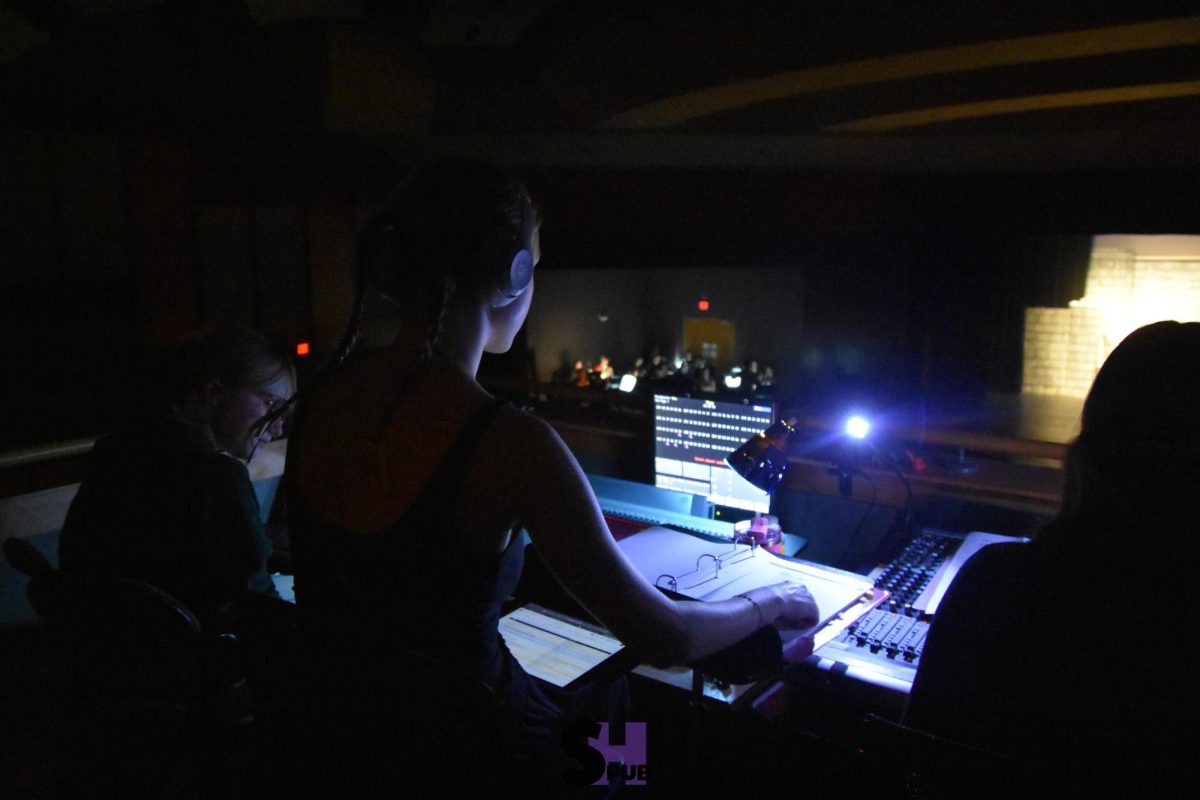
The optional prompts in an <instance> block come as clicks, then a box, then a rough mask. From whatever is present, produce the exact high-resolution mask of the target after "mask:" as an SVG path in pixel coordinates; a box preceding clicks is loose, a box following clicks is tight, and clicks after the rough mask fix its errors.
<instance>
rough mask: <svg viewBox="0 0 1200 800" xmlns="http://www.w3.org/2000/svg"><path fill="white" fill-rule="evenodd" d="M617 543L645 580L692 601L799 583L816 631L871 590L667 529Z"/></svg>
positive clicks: (810, 567) (838, 574)
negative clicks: (808, 597)
mask: <svg viewBox="0 0 1200 800" xmlns="http://www.w3.org/2000/svg"><path fill="white" fill-rule="evenodd" d="M618 544H619V545H620V547H621V550H622V551H624V553H625V555H626V556H628V557H629V559H630V560H631V561H632V562H633V564H634V566H635V567H636V568H637V569H638V570H639V571H640V572H641V573H642V575H644V576H645V577H646V579H647V580H648V581H650V582H651V583H653V584H655V585H656V586H661V587H662V588H665V589H672V590H674V591H676V592H678V593H679V594H683V595H686V596H688V597H691V598H694V599H696V600H706V601H714V600H725V599H727V598H730V597H734V596H736V595H739V594H742V593H743V592H748V591H750V590H751V589H755V588H758V587H760V586H768V585H770V584H773V583H779V582H780V581H783V580H788V579H790V580H796V581H800V582H801V583H803V584H804V585H805V586H807V587H808V590H809V591H810V592H811V593H812V596H813V599H814V600H816V602H817V609H818V611H819V612H820V620H821V621H820V623H819V624H818V625H817V627H818V628H819V627H820V626H821V625H824V624H825V623H826V622H828V621H829V620H830V619H832V618H833V617H834V616H836V615H837V614H838V613H840V612H841V611H843V610H844V609H846V608H847V607H849V606H851V605H853V604H854V603H856V602H857V601H858V600H859V599H860V598H861V597H862V596H863V594H864V593H866V592H869V591H871V589H872V585H871V581H870V579H868V578H866V577H865V576H861V575H854V574H852V573H847V572H842V571H841V570H834V569H830V568H828V567H822V566H821V565H819V564H813V563H811V562H808V561H799V560H796V559H787V558H782V557H780V556H777V555H775V554H774V553H772V552H770V551H768V550H764V549H762V548H761V547H760V548H755V549H754V550H753V551H751V550H750V549H749V547H748V546H746V545H738V546H736V547H735V546H734V545H733V544H730V543H723V542H710V541H707V540H705V539H701V538H699V537H697V536H690V535H688V534H686V533H679V532H678V531H673V530H668V529H667V528H647V529H646V530H644V531H641V532H639V533H635V534H634V535H632V536H629V537H626V538H625V539H622V540H621V541H620V542H618ZM718 562H719V567H718ZM664 576H670V577H673V578H674V579H675V580H674V581H673V582H672V581H671V580H669V579H668V577H664ZM814 630H815V629H814Z"/></svg>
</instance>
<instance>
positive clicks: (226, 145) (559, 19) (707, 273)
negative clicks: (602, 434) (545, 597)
mask: <svg viewBox="0 0 1200 800" xmlns="http://www.w3.org/2000/svg"><path fill="white" fill-rule="evenodd" d="M803 6H804V8H803V9H802V13H800V12H797V10H796V4H793V3H768V4H756V6H755V9H756V11H755V13H754V14H747V13H742V12H740V11H739V12H737V13H734V12H732V11H730V9H731V8H732V7H731V6H728V5H727V4H721V3H708V2H703V0H697V1H696V2H690V3H687V4H661V5H660V4H642V3H616V4H612V3H591V2H581V3H555V2H533V0H529V1H528V2H526V1H524V0H511V2H509V3H505V4H494V3H485V2H478V3H471V2H468V3H441V2H422V3H412V4H407V3H405V4H393V3H382V2H369V0H362V1H361V2H354V1H349V2H338V1H337V0H322V2H315V3H296V4H292V3H281V4H275V3H263V2H257V1H256V2H242V1H241V0H213V2H194V1H193V0H137V1H136V2H125V0H91V1H88V0H71V2H49V3H38V2H28V1H27V0H0V20H2V21H3V22H4V26H3V30H0V374H2V375H3V376H4V385H3V391H2V393H0V449H10V448H13V447H20V446H25V445H30V444H34V443H38V442H45V441H51V440H57V439H62V438H69V437H73V436H81V435H89V434H93V433H96V432H98V431H100V430H102V429H103V428H104V426H105V425H106V424H107V422H108V420H109V419H110V417H111V409H110V408H109V406H110V405H111V402H110V401H111V398H114V397H117V396H118V395H119V388H120V384H121V381H122V379H123V378H122V376H123V375H124V374H126V373H127V372H128V370H129V369H130V364H129V361H130V359H131V358H132V353H133V352H134V351H135V349H136V347H137V346H139V345H140V344H142V343H146V342H155V341H162V340H170V339H172V338H175V337H178V336H180V335H182V334H183V333H185V332H186V331H188V330H191V329H193V328H195V327H196V326H200V325H210V324H216V323H220V322H240V323H244V324H249V325H253V326H256V327H258V328H260V329H262V330H263V331H264V332H265V333H266V334H267V335H268V336H269V337H271V338H272V340H274V341H275V342H276V343H277V344H279V345H280V346H290V345H291V344H293V343H294V342H295V341H297V340H299V339H306V340H310V341H312V342H313V344H314V346H315V348H316V355H315V356H314V358H315V359H319V358H320V356H321V355H322V354H323V353H324V352H327V351H328V349H329V347H330V346H331V344H332V342H333V341H334V340H335V339H336V338H337V336H338V335H339V333H340V330H341V327H342V324H343V320H344V317H345V312H346V308H347V305H348V303H349V298H350V295H351V292H352V287H351V285H350V279H349V274H348V260H349V259H348V256H349V253H350V250H351V246H352V242H353V236H354V231H355V229H356V228H357V226H358V225H359V224H360V223H361V221H362V220H363V219H364V217H365V216H366V214H367V213H369V210H370V209H371V208H372V207H373V206H374V205H375V204H377V203H378V202H379V201H380V199H381V198H382V197H383V196H384V194H385V193H386V191H387V190H388V188H389V187H390V186H391V185H393V184H394V182H395V181H396V180H397V179H399V178H400V177H401V176H402V175H403V174H404V172H405V171H406V170H407V169H408V168H409V167H410V166H411V165H412V164H413V163H416V162H417V161H419V160H421V159H422V158H424V157H427V156H430V155H436V154H440V153H458V154H461V153H470V154H478V155H483V156H487V157H492V158H495V159H497V160H499V161H501V162H503V163H505V164H507V165H509V166H511V167H512V168H513V169H514V170H515V171H516V172H518V173H519V174H520V175H521V176H522V177H524V178H525V179H526V181H527V183H528V185H529V186H530V188H531V190H532V192H533V194H534V196H535V197H536V198H537V200H538V202H539V203H540V204H541V205H542V206H543V207H544V209H545V216H546V223H545V226H544V230H543V236H544V252H545V257H544V260H543V264H542V267H541V270H542V272H543V274H545V275H548V276H553V275H555V274H557V273H559V272H561V273H562V276H563V278H562V280H560V281H557V282H556V281H555V280H554V279H553V278H550V279H548V280H546V281H544V283H545V284H546V285H547V287H548V290H547V291H546V292H545V297H544V298H543V299H544V300H545V302H543V303H542V304H541V305H540V307H539V308H538V310H537V312H536V314H537V316H535V318H534V322H535V324H536V323H537V322H538V320H539V319H540V320H542V329H540V330H535V329H534V328H533V327H531V329H530V332H529V336H527V337H526V339H525V341H524V344H525V346H533V347H536V348H537V353H536V354H535V355H536V357H537V359H538V360H539V361H543V362H544V361H545V360H546V358H547V356H546V350H547V348H548V347H553V346H554V345H548V344H547V342H546V341H545V338H551V339H553V338H555V334H554V333H553V326H552V325H551V324H550V322H549V321H551V320H553V321H554V325H562V324H568V323H569V321H570V320H571V319H572V318H577V319H578V320H579V321H580V322H579V330H578V331H576V334H578V336H579V337H580V338H578V341H577V342H576V343H574V344H573V345H572V349H579V350H580V351H581V352H580V355H581V356H584V357H593V358H594V357H596V356H598V355H599V354H600V352H598V351H599V350H600V349H612V350H613V352H612V353H611V354H610V355H614V356H616V355H617V354H620V356H621V357H626V356H628V357H632V355H634V354H635V351H637V350H640V349H644V348H649V347H651V346H652V345H654V344H655V343H659V344H660V345H661V346H662V347H664V348H667V347H669V346H670V345H669V344H668V341H669V340H670V339H672V338H673V337H675V336H677V335H678V334H677V331H678V330H679V327H680V325H681V322H682V320H681V316H682V315H683V314H684V313H685V311H686V310H687V309H690V308H691V307H692V304H693V303H694V302H695V300H696V299H697V296H698V295H700V294H705V293H708V294H710V296H711V298H712V299H713V300H714V301H716V302H717V303H718V305H716V306H715V307H714V311H713V313H714V314H715V315H719V316H721V317H723V318H729V319H733V320H735V321H736V322H737V324H738V331H739V349H741V350H742V351H743V353H744V355H746V356H758V355H763V357H764V358H769V359H774V361H775V364H774V366H775V367H776V369H777V370H778V371H779V373H780V376H781V378H783V379H784V380H785V382H789V384H788V392H789V395H790V396H789V398H788V399H787V401H786V402H788V403H810V402H819V401H820V400H821V399H822V395H825V394H830V393H837V392H840V391H842V390H843V389H845V390H847V391H851V390H863V391H879V392H886V393H893V394H906V393H907V394H912V393H917V394H921V395H923V396H927V397H932V396H944V397H947V398H965V399H966V400H967V401H970V399H971V398H977V397H979V396H981V395H982V394H983V393H984V392H987V391H1001V392H1011V391H1016V390H1017V389H1018V388H1019V380H1020V352H1021V351H1020V348H1021V340H1020V331H1021V328H1022V319H1023V313H1024V308H1025V307H1027V306H1030V305H1062V304H1064V303H1066V302H1067V301H1069V300H1070V299H1072V298H1074V297H1077V296H1079V295H1080V294H1081V293H1082V289H1083V274H1084V273H1083V270H1084V267H1085V266H1086V254H1087V250H1088V241H1089V237H1091V236H1092V235H1094V234H1098V233H1178V234H1196V233H1200V205H1198V204H1197V203H1196V202H1195V198H1196V197H1197V196H1200V192H1198V190H1200V165H1198V163H1197V160H1196V156H1195V148H1194V141H1195V137H1194V136H1191V135H1188V134H1189V133H1194V131H1195V130H1196V129H1197V127H1198V126H1197V125H1196V119H1197V111H1198V109H1200V101H1198V100H1197V98H1196V97H1195V96H1194V94H1193V95H1189V94H1186V93H1185V94H1184V95H1183V96H1181V97H1180V98H1179V99H1178V100H1176V101H1167V100H1158V101H1154V102H1141V103H1138V102H1128V103H1123V104H1111V105H1106V106H1102V107H1101V106H1094V107H1087V108H1084V109H1083V110H1082V111H1080V112H1079V115H1078V116H1076V115H1073V113H1072V112H1070V110H1069V109H1064V108H1057V109H1052V110H1049V111H1046V112H1044V113H1037V114H1035V113H1026V114H1013V115H1007V116H1005V115H1000V116H998V117H995V118H994V119H993V118H983V119H975V120H967V121H959V122H954V121H950V122H945V123H943V124H941V125H937V126H932V127H929V128H922V129H920V130H918V131H916V132H915V133H912V134H909V133H903V134H901V135H861V136H860V135H843V134H838V133H831V132H830V130H831V129H830V128H829V125H830V124H832V123H836V122H839V121H846V120H853V119H854V118H855V117H856V116H858V117H870V116H871V115H873V114H880V113H886V112H888V111H896V110H904V109H907V108H919V107H922V106H928V105H930V104H935V105H936V104H937V103H940V102H945V103H955V102H964V101H972V100H979V99H984V100H986V99H989V98H1005V97H1010V96H1013V95H1015V94H1020V93H1021V92H1034V91H1036V92H1052V91H1057V90H1069V89H1081V88H1082V89H1088V88H1094V87H1101V88H1103V87H1105V86H1109V85H1112V84H1121V83H1123V82H1124V83H1156V85H1157V84H1162V83H1164V82H1169V81H1176V82H1178V81H1184V80H1187V79H1189V78H1193V77H1195V76H1196V75H1200V66H1198V64H1200V60H1198V59H1197V58H1196V57H1195V56H1196V50H1195V47H1194V46H1193V44H1194V42H1195V41H1200V36H1197V35H1196V33H1195V30H1193V29H1195V28H1196V27H1197V25H1200V21H1197V20H1196V19H1195V18H1192V17H1187V18H1183V19H1182V20H1179V19H1177V20H1176V21H1175V22H1173V23H1171V25H1172V27H1171V28H1170V30H1171V31H1173V32H1174V33H1173V35H1175V36H1177V38H1178V41H1175V42H1174V43H1173V44H1169V45H1167V46H1163V47H1157V46H1144V45H1137V46H1136V47H1133V49H1130V47H1129V46H1127V45H1123V44H1120V43H1121V42H1122V41H1126V40H1125V39H1122V37H1123V36H1125V34H1124V33H1121V31H1123V30H1125V28H1124V27H1123V26H1127V25H1129V24H1137V23H1140V22H1142V21H1146V20H1151V21H1152V20H1155V19H1158V18H1160V17H1161V18H1165V17H1169V16H1170V15H1172V14H1177V13H1183V12H1176V11H1175V10H1174V9H1173V8H1171V7H1170V4H1168V3H1155V2H1149V3H1143V4H1139V5H1137V7H1136V8H1134V7H1133V6H1131V5H1130V4H1113V7H1112V8H1107V7H1105V8H1104V9H1102V10H1094V11H1092V12H1089V13H1087V14H1084V13H1083V12H1081V11H1080V10H1079V7H1078V6H1077V4H1072V3H1053V2H1051V3H1045V2H1041V3H1034V2H1029V3H1024V2H1021V3H1017V4H1014V5H1011V6H1006V7H1005V10H1004V12H1003V13H1001V12H1000V11H995V12H993V11H987V12H986V13H984V12H982V11H980V12H976V11H972V12H971V13H966V12H955V13H953V14H950V13H948V12H947V10H946V8H945V6H944V4H914V5H913V6H912V7H911V8H906V9H905V10H904V12H903V14H901V15H898V12H897V11H896V9H895V8H894V7H893V6H894V4H891V3H886V2H867V1H865V0H864V2H857V3H844V2H832V1H831V2H825V0H814V2H812V3H805V4H803ZM926 6H928V7H926ZM1051 6H1053V8H1051ZM1060 6H1061V8H1060ZM639 14H640V15H643V16H644V18H637V15H639ZM630 15H634V17H635V18H632V19H631V18H630ZM899 17H903V19H900V18H899ZM1091 26H1111V30H1112V31H1116V33H1113V34H1111V35H1112V36H1113V37H1114V38H1113V41H1114V42H1115V44H1114V46H1113V48H1112V53H1111V54H1109V55H1108V56H1104V55H1096V56H1091V57H1084V58H1070V57H1066V56H1062V55H1061V54H1059V55H1053V54H1051V55H1050V56H1046V54H1044V53H1040V52H1035V53H1033V54H1032V55H1031V56H1030V61H1029V63H1022V64H1010V65H999V66H986V65H984V66H972V67H970V68H964V69H963V70H961V71H960V72H953V71H952V72H949V73H938V74H932V73H931V74H929V75H925V76H924V77H918V78H914V79H912V80H898V79H895V76H893V75H890V74H888V71H887V70H880V69H878V68H872V69H874V72H875V73H877V74H874V75H873V77H872V78H871V79H870V81H869V82H868V83H867V84H861V83H853V81H851V82H850V83H846V84H845V85H842V84H837V81H838V80H841V78H839V77H838V76H839V75H842V72H841V71H840V70H843V68H844V69H845V70H846V72H845V75H863V74H867V73H866V72H863V68H862V67H861V65H863V64H867V65H870V64H873V63H875V62H874V61H872V59H878V58H881V57H882V58H885V60H886V58H891V57H892V56H894V55H896V56H897V57H899V58H901V59H902V60H904V59H909V60H908V61H905V62H904V63H909V64H910V65H917V66H920V64H921V63H922V62H921V61H920V60H919V56H920V53H922V52H926V51H928V52H933V53H936V52H938V51H937V48H942V47H965V48H967V51H968V55H970V53H975V52H976V51H973V50H970V48H971V47H972V46H974V45H975V44H979V47H980V48H982V49H981V50H979V51H978V52H989V51H988V48H989V47H991V44H989V43H990V42H993V41H1007V40H1011V39H1014V38H1019V37H1022V36H1029V35H1043V34H1045V35H1050V36H1054V35H1058V34H1061V33H1063V32H1068V33H1069V32H1071V31H1077V30H1081V29H1087V28H1089V27H1091ZM1189 26H1190V27H1189ZM1189 31H1191V32H1190V33H1189ZM1108 35H1109V34H1096V35H1095V36H1094V37H1093V39H1094V40H1095V41H1100V42H1104V41H1107V39H1106V36H1108ZM614 42H615V43H617V44H618V45H619V47H617V48H616V49H614ZM1151 45H1153V43H1151ZM1121 48H1125V49H1121ZM897 54H899V55H897ZM914 54H915V55H914ZM934 61H935V62H936V59H934ZM839 62H846V63H839ZM856 64H857V65H859V66H856ZM814 69H815V70H817V71H818V72H819V73H820V74H821V75H826V76H831V78H832V80H833V81H834V82H833V83H831V84H829V88H826V89H824V90H820V91H812V90H803V91H800V92H799V93H798V94H795V95H793V96H788V97H782V98H777V99H775V100H772V101H770V102H757V103H756V102H749V103H745V104H741V105H738V104H734V105H733V106H731V107H730V108H729V109H724V110H720V109H718V110H715V111H713V112H712V113H709V114H707V115H702V116H698V117H696V118H693V119H690V120H688V121H686V122H684V123H681V124H679V125H678V126H676V127H674V128H669V129H664V130H657V129H649V128H646V129H639V128H636V126H635V127H633V128H621V127H620V126H619V125H615V123H614V122H613V120H618V119H620V118H621V115H622V114H623V113H624V112H626V111H628V110H629V109H630V108H636V107H638V106H639V104H642V103H648V102H656V101H659V100H663V99H666V100H671V99H672V97H674V98H676V99H678V98H679V97H686V96H687V95H686V93H687V92H688V91H691V90H696V89H706V88H709V87H713V86H716V87H721V86H725V87H727V88H728V94H727V96H729V97H735V98H736V97H737V94H738V92H739V91H742V90H741V89H738V88H737V87H738V86H740V85H741V84H739V83H737V82H738V81H741V80H746V79H757V78H758V77H761V76H767V77H768V78H770V76H771V75H772V73H776V74H783V75H787V74H790V73H789V72H788V70H800V72H799V73H797V74H801V75H807V74H809V72H811V70H814ZM805 70H809V72H805ZM856 70H857V71H856ZM869 71H870V70H868V72H869ZM918 71H919V70H918ZM814 74H815V73H814ZM843 77H844V76H843ZM729 87H732V88H729ZM631 272H632V273H636V274H637V275H638V276H639V278H638V279H636V280H634V279H630V277H629V275H630V274H631ZM714 281H715V282H717V283H718V284H719V285H718V286H717V288H713V284H714ZM556 283H557V288H550V287H555V285H556ZM754 286H769V287H770V289H769V290H768V291H767V294H766V295H765V297H763V298H756V297H755V293H754V292H753V291H751V290H748V289H747V288H746V287H754ZM606 298H612V302H611V303H609V301H608V300H607V299H606ZM618 301H619V302H618ZM598 303H601V304H605V305H612V307H611V308H608V309H607V310H608V312H609V313H610V315H611V320H612V321H610V323H607V325H608V329H607V330H604V331H602V330H599V329H598V328H597V329H595V330H590V331H588V330H584V328H583V326H584V325H591V320H593V319H596V318H597V314H598V313H599V312H600V311H601V310H604V309H603V308H599V307H597V304H598ZM614 323H619V325H618V324H614ZM768 323H770V324H768ZM598 325H599V323H598ZM618 327H619V328H620V333H619V334H612V333H610V332H609V331H612V330H615V329H617V328H618ZM585 334H586V335H585ZM539 337H542V338H539ZM557 349H558V350H562V349H564V348H561V347H558V348H557ZM590 351H597V352H590ZM764 354H765V355H764ZM557 357H558V353H554V354H553V355H552V356H550V358H552V359H557ZM528 361H529V359H514V360H512V362H511V363H513V364H526V363H528ZM542 377H544V376H542Z"/></svg>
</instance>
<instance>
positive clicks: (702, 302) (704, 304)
mask: <svg viewBox="0 0 1200 800" xmlns="http://www.w3.org/2000/svg"><path fill="white" fill-rule="evenodd" d="M696 308H698V309H700V310H701V311H708V298H707V297H701V298H700V302H699V303H696Z"/></svg>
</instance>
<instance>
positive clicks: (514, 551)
mask: <svg viewBox="0 0 1200 800" xmlns="http://www.w3.org/2000/svg"><path fill="white" fill-rule="evenodd" d="M502 405H503V403H501V402H499V401H493V402H490V403H488V404H487V405H485V406H484V407H482V408H481V409H480V410H479V411H477V412H476V413H475V415H474V416H473V417H472V418H471V419H470V420H469V421H468V422H467V424H466V425H465V426H464V427H463V428H462V430H461V431H460V432H459V433H458V434H457V435H456V436H455V438H454V440H453V442H452V443H451V446H450V448H449V449H448V450H447V451H446V454H445V456H443V458H442V460H441V462H440V463H439V465H438V466H437V467H436V469H435V470H434V473H433V475H432V477H431V478H430V480H429V482H428V484H427V485H426V488H425V490H424V491H423V492H422V493H421V495H420V496H419V497H418V499H417V500H416V502H414V503H413V504H412V505H411V506H410V507H409V509H408V510H407V511H406V512H405V513H404V514H403V515H402V516H401V517H400V518H399V519H398V520H396V521H395V522H394V523H392V524H391V525H389V526H387V527H386V528H384V529H383V530H381V531H378V532H376V533H372V534H365V535H364V534H358V533H348V532H346V531H344V530H342V529H340V528H338V527H337V525H336V524H332V523H330V522H327V521H326V520H324V519H322V518H321V517H320V516H319V515H318V514H317V513H316V512H315V511H314V510H313V509H312V508H311V507H310V506H309V505H308V503H307V502H306V501H305V498H304V497H303V496H300V495H299V494H298V493H296V492H295V491H294V490H293V491H290V492H289V497H288V504H289V534H290V537H291V541H292V552H293V557H294V563H295V570H296V604H297V607H298V610H299V613H300V619H301V624H302V625H303V626H305V627H306V628H307V629H308V631H309V633H310V634H311V635H313V636H316V637H317V638H319V639H326V640H328V641H329V642H330V645H331V646H342V645H346V646H351V647H353V648H354V649H355V650H360V651H361V652H363V653H365V654H366V655H368V656H369V657H370V656H383V655H386V654H387V653H388V652H398V651H406V650H416V651H419V652H422V653H425V654H428V655H431V656H434V657H436V658H438V659H440V660H442V661H445V662H447V663H450V664H454V665H456V666H458V667H460V668H461V669H463V670H464V671H466V672H467V673H468V674H471V675H475V676H478V677H479V678H480V679H482V680H484V681H485V682H486V683H488V684H489V685H491V686H493V687H495V686H496V685H497V682H498V681H499V678H500V675H501V673H502V666H503V663H504V659H505V658H507V651H506V650H505V649H504V648H503V646H502V644H501V642H500V637H499V633H498V630H497V625H498V623H499V618H500V605H501V603H502V602H503V601H504V600H505V599H506V598H508V597H509V595H511V594H512V591H513V590H514V589H515V587H516V584H517V581H518V580H519V579H520V576H521V569H522V553H523V549H522V548H521V547H520V546H519V544H514V543H513V541H515V540H516V539H517V538H518V537H517V536H515V535H514V536H513V537H511V539H510V542H509V545H508V547H507V548H506V549H505V550H504V551H503V552H501V553H495V554H478V553H469V552H464V551H463V550H462V549H461V548H460V547H458V546H457V545H458V543H459V542H461V541H462V537H461V536H459V535H458V533H457V532H456V531H455V530H454V528H453V525H452V523H451V521H450V520H452V519H453V517H454V514H453V513H452V512H453V510H454V509H455V508H456V504H457V501H458V498H459V497H460V496H461V494H462V493H463V492H465V491H469V490H470V487H467V486H464V485H463V476H464V475H465V473H466V470H467V468H468V466H469V465H470V464H471V463H472V458H473V457H474V455H475V453H476V451H477V449H478V447H479V442H480V440H481V439H482V437H483V434H484V432H485V431H486V430H487V428H488V426H489V425H490V424H491V423H492V421H493V420H494V419H495V416H496V413H497V411H498V410H499V409H500V408H501V407H502ZM299 428H300V425H299V424H297V426H296V431H295V432H294V433H293V447H295V446H297V441H296V438H297V436H298V435H299V433H300V430H299ZM288 473H289V474H290V473H291V471H290V470H289V471H288ZM329 479H330V480H336V479H337V477H336V476H333V475H331V476H329ZM339 643H340V644H339Z"/></svg>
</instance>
